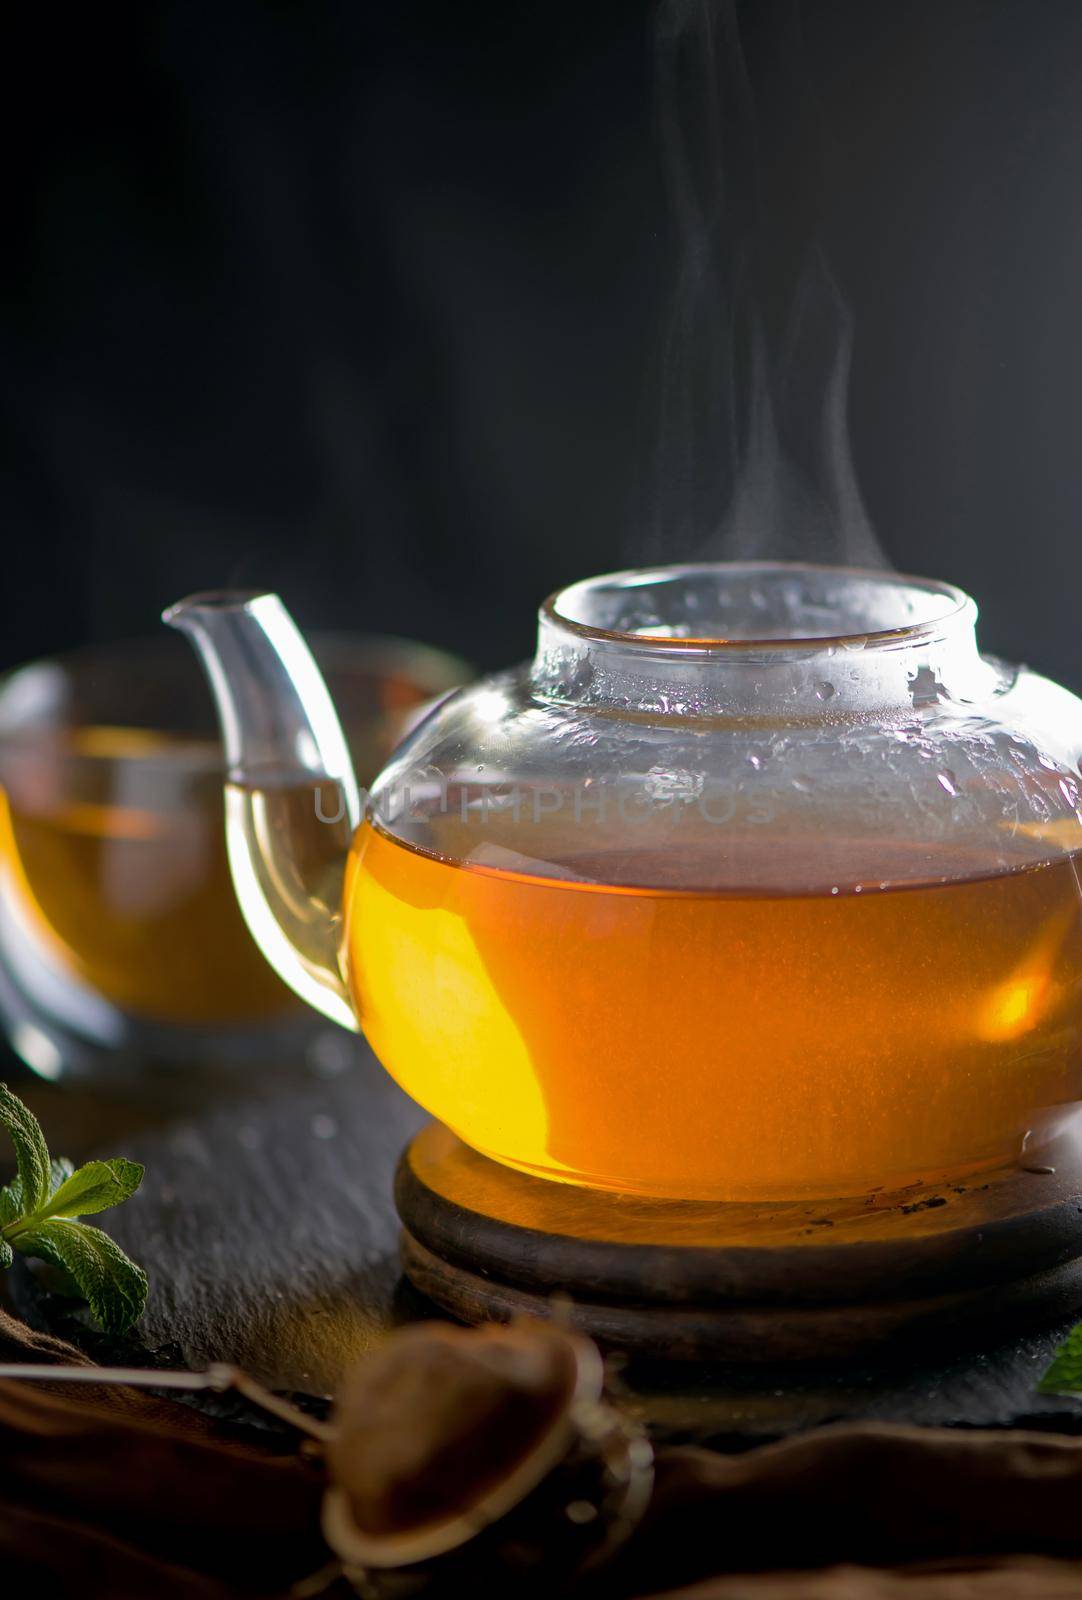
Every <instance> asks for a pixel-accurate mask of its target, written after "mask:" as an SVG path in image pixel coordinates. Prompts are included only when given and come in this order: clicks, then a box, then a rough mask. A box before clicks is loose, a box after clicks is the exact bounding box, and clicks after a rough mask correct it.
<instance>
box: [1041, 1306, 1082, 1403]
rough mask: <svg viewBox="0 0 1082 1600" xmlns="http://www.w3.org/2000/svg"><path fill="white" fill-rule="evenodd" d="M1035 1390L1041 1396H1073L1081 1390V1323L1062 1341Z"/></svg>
mask: <svg viewBox="0 0 1082 1600" xmlns="http://www.w3.org/2000/svg"><path fill="white" fill-rule="evenodd" d="M1037 1388H1038V1390H1039V1391H1040V1393H1041V1394H1075V1393H1077V1392H1078V1391H1079V1390H1082V1322H1080V1323H1078V1324H1077V1325H1076V1326H1075V1327H1073V1328H1072V1329H1071V1331H1070V1333H1069V1334H1068V1335H1067V1337H1066V1339H1064V1341H1063V1343H1062V1344H1061V1345H1060V1347H1059V1349H1058V1350H1057V1351H1056V1353H1055V1355H1054V1356H1053V1358H1052V1365H1051V1366H1050V1367H1049V1369H1048V1371H1047V1372H1046V1373H1045V1375H1044V1377H1043V1378H1042V1379H1041V1381H1040V1383H1039V1384H1038V1385H1037Z"/></svg>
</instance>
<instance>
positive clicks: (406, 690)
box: [0, 635, 466, 1077]
mask: <svg viewBox="0 0 1082 1600" xmlns="http://www.w3.org/2000/svg"><path fill="white" fill-rule="evenodd" d="M178 644H179V641H176V640H174V639H173V638H172V637H171V636H168V635H166V636H164V637H162V638H159V639H154V640H144V641H132V642H128V643H122V644H115V645H104V646H94V647H91V648H88V649H85V650H82V651H76V652H73V653H72V654H70V655H67V656H64V657H60V658H57V659H56V660H50V661H42V662H38V663H34V664H32V665H30V666H27V667H23V668H19V669H17V670H15V671H13V672H11V673H9V674H8V675H7V676H6V677H5V678H4V679H3V680H2V681H0V1012H2V1014H3V1018H4V1021H5V1023H6V1026H7V1030H8V1034H9V1037H10V1039H11V1041H12V1043H13V1044H14V1046H15V1048H16V1050H17V1051H18V1052H19V1053H20V1054H21V1055H22V1056H23V1057H24V1059H25V1060H26V1061H27V1062H28V1064H29V1065H30V1066H31V1067H32V1068H33V1069H34V1070H36V1071H38V1072H39V1073H41V1074H43V1075H45V1076H46V1077H60V1076H65V1075H68V1074H71V1073H95V1074H98V1075H108V1074H110V1073H112V1074H118V1075H121V1076H126V1075H130V1074H131V1073H132V1072H134V1071H137V1070H140V1069H146V1068H147V1067H149V1066H152V1065H161V1066H170V1065H173V1064H176V1065H184V1064H189V1065H190V1064H192V1063H193V1062H195V1061H196V1060H198V1061H200V1062H202V1063H204V1064H206V1065H218V1064H228V1063H229V1062H233V1061H237V1062H243V1061H247V1060H262V1061H266V1060H268V1059H272V1058H273V1059H281V1060H289V1059H293V1058H294V1057H298V1056H303V1055H304V1053H305V1051H306V1049H309V1048H310V1047H311V1046H312V1045H313V1042H314V1041H315V1040H316V1039H317V1038H318V1037H319V1036H320V1032H321V1030H320V1029H319V1028H318V1027H317V1028H313V1026H312V1019H311V1017H310V1014H306V1012H305V1009H304V1007H303V1006H302V1005H301V1003H300V1002H299V1001H298V999H297V997H296V996H295V995H294V994H293V993H292V992H291V991H290V990H289V989H288V988H287V987H286V986H285V984H283V983H282V982H281V980H280V979H279V978H278V977H277V976H276V975H275V973H274V972H273V971H272V970H271V969H270V967H269V966H268V965H267V963H266V962H265V960H264V959H263V958H262V956H261V955H260V953H259V951H258V949H257V948H256V946H255V944H254V943H253V941H252V938H251V935H250V934H249V932H248V930H247V928H246V926H245V924H244V920H243V918H242V916H241V914H240V912H239V910H238V907H237V904H236V897H235V895H234V892H233V888H232V884H231V881H230V876H229V865H228V861H227V858H226V847H225V837H224V832H223V828H222V798H221V787H222V781H223V766H222V756H221V747H220V739H219V736H218V733H217V728H216V722H215V717H214V711H213V706H212V704H211V701H210V697H209V695H208V694H207V691H206V687H205V684H204V681H203V679H202V676H201V674H200V673H199V672H198V670H195V668H194V663H193V662H192V661H191V658H190V654H189V653H188V652H187V651H186V650H184V649H183V647H181V648H179V649H178V648H177V646H178ZM317 652H318V653H319V654H320V655H321V656H322V660H323V667H324V670H325V671H327V672H328V674H329V675H330V676H331V677H332V678H333V679H334V680H335V681H336V683H337V685H338V692H339V693H340V694H341V696H342V700H343V705H344V707H345V713H344V715H345V721H346V723H347V725H348V728H349V738H350V741H351V746H352V748H353V749H354V751H355V753H356V759H357V761H358V765H359V770H361V771H362V772H366V773H372V772H374V771H376V770H378V768H379V766H380V765H381V764H382V762H383V761H384V760H385V759H386V756H387V755H388V754H389V752H390V751H391V749H393V747H394V744H395V743H396V742H397V739H398V738H399V737H400V736H401V734H402V733H403V732H404V731H405V729H406V727H407V726H408V724H409V720H410V718H411V716H413V715H415V714H416V712H417V710H418V708H419V707H421V706H423V704H424V703H425V702H427V701H429V700H430V699H431V698H432V697H433V696H438V695H439V694H441V693H444V692H446V691H447V690H448V689H449V688H450V687H452V685H454V684H455V683H458V682H461V681H462V679H463V676H464V675H465V672H466V669H465V668H464V667H463V666H462V664H461V663H458V662H456V661H454V660H453V659H452V658H451V657H447V656H444V655H442V654H441V653H440V652H438V651H434V650H428V649H426V648H425V647H423V646H420V645H413V644H411V643H409V642H407V641H398V640H394V639H386V640H379V639H374V638H364V637H358V638H350V637H348V636H341V637H338V636H332V637H325V638H323V639H322V640H321V641H320V643H319V645H318V646H317ZM322 1031H323V1032H324V1033H325V1032H326V1030H322Z"/></svg>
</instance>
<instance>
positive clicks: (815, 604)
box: [533, 562, 995, 716]
mask: <svg viewBox="0 0 1082 1600" xmlns="http://www.w3.org/2000/svg"><path fill="white" fill-rule="evenodd" d="M976 618H977V607H976V605H975V604H974V602H973V601H972V600H971V599H970V597H969V596H968V595H966V594H965V593H963V591H962V590H961V589H957V588H955V587H954V586H953V585H951V584H947V583H941V582H938V581H936V580H933V579H926V578H914V577H908V576H904V575H902V574H898V573H893V572H884V571H875V570H865V569H859V568H846V567H827V566H818V565H814V564H811V563H801V562H714V563H705V564H700V565H693V566H673V567H659V568H651V569H647V570H643V571H627V572H617V573H610V574H606V575H605V576H602V577H598V578H587V579H584V580H582V581H581V582H579V583H575V584H572V585H571V586H570V587H568V588H566V589H562V590H560V591H558V592H557V593H556V594H554V595H552V596H550V597H549V599H548V600H547V601H546V602H545V604H544V605H543V606H542V608H541V613H540V626H539V637H538V650H537V656H536V658H535V661H534V665H533V686H534V689H535V691H536V692H538V693H539V694H541V695H544V696H547V697H549V698H552V699H560V700H565V701H569V702H572V703H577V704H583V705H597V706H608V707H609V708H611V709H615V710H619V709H624V710H627V711H653V712H662V713H668V714H675V715H681V716H693V715H696V714H700V715H726V714H728V715H734V714H735V715H761V714H777V713H779V712H780V713H783V714H790V713H793V714H801V713H802V712H805V713H807V714H811V715H825V714H830V715H837V714H838V713H839V712H841V711H843V710H849V711H853V712H857V713H864V712H868V711H873V710H884V709H890V708H893V707H897V708H898V709H901V710H907V709H908V710H912V709H913V708H914V707H917V708H919V707H920V706H921V704H922V703H935V702H936V701H937V700H942V699H952V698H956V699H961V700H967V699H970V698H976V697H977V695H979V694H980V693H982V692H987V690H988V687H989V675H990V674H991V676H992V677H994V676H995V673H994V669H992V668H991V667H989V666H988V664H987V663H985V662H983V661H982V659H981V657H980V656H979V654H978V652H977V644H976V635H975V623H976Z"/></svg>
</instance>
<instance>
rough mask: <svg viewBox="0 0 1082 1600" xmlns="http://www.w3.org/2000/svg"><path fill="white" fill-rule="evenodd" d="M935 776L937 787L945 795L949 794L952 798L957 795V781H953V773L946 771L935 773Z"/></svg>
mask: <svg viewBox="0 0 1082 1600" xmlns="http://www.w3.org/2000/svg"><path fill="white" fill-rule="evenodd" d="M935 776H936V782H937V783H938V784H939V787H940V788H941V789H942V790H943V791H944V792H945V793H946V794H949V795H951V796H952V797H954V796H956V795H957V793H958V784H957V781H956V779H955V776H954V773H953V772H946V771H945V772H937V773H936V775H935Z"/></svg>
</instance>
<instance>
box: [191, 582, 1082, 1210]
mask: <svg viewBox="0 0 1082 1600" xmlns="http://www.w3.org/2000/svg"><path fill="white" fill-rule="evenodd" d="M976 615H977V612H976V607H975V605H974V603H973V602H972V600H970V599H969V598H968V597H967V596H966V595H964V594H962V593H961V592H960V591H959V590H957V589H955V588H952V587H950V586H949V585H947V584H943V583H938V582H932V581H928V580H924V579H915V578H909V577H902V576H898V575H895V574H892V573H886V572H872V571H867V572H866V571H856V570H846V569H839V568H831V567H817V566H811V565H797V564H788V563H785V564H781V563H777V564H775V563H740V564H713V565H699V566H680V567H668V568H661V569H654V570H650V571H635V572H622V573H616V574H612V575H609V576H606V577H600V578H592V579H588V580H586V581H584V582H581V583H576V584H573V585H572V586H571V587H569V588H566V589H564V590H562V591H561V592H559V593H558V594H556V595H554V596H553V597H552V598H551V599H549V600H548V601H546V602H545V604H544V605H543V606H542V608H541V612H540V628H539V637H538V646H537V652H536V655H535V656H534V658H533V660H532V661H531V662H529V663H528V664H526V665H524V666H522V667H520V668H517V669H515V670H513V671H509V672H505V673H502V674H500V675H498V676H495V677H492V678H489V679H487V680H486V681H484V682H482V683H479V684H476V685H475V686H473V687H470V688H467V689H464V690H460V691H458V692H457V693H455V694H453V695H451V696H450V697H449V698H447V699H445V700H444V701H443V702H442V703H441V704H440V705H439V706H438V707H437V708H436V709H435V710H434V711H433V712H432V713H431V714H430V715H429V716H428V718H427V719H426V720H425V721H424V722H423V723H422V724H421V725H420V727H418V728H417V729H416V730H415V731H414V732H413V734H412V735H411V736H410V737H409V739H408V740H407V741H406V743H405V744H404V745H402V746H401V747H400V749H399V750H398V752H397V753H396V755H395V756H394V757H393V759H392V761H391V763H390V765H389V766H388V767H387V768H386V769H385V770H384V772H383V773H382V775H381V776H380V777H379V779H378V780H377V782H376V783H375V785H374V787H373V789H372V791H371V793H370V794H369V795H367V796H365V797H364V804H363V805H362V798H361V797H360V796H359V795H358V791H357V787H356V784H355V781H354V778H353V775H352V772H351V769H350V765H349V758H348V754H347V750H346V745H345V741H344V739H343V738H342V734H341V731H340V728H339V725H338V721H337V718H336V716H335V712H334V708H333V706H332V703H331V700H330V697H329V695H328V692H327V690H326V687H325V685H324V683H323V681H322V679H321V678H320V676H319V673H318V671H317V669H316V667H315V665H314V662H313V660H312V658H311V656H310V654H309V652H308V650H307V648H306V646H305V644H304V642H303V640H302V639H301V637H300V635H299V633H298V632H297V629H296V627H295V626H294V624H293V623H292V621H291V619H290V618H289V616H288V614H287V613H286V611H285V610H284V609H283V607H282V605H281V602H280V601H279V600H278V599H277V597H276V596H274V595H269V594H242V593H230V592H224V593H218V594H205V595H197V596H194V597H192V598H191V599H189V600H185V601H182V602H181V603H180V604H179V605H177V606H174V607H173V608H172V609H171V611H169V612H167V613H166V620H167V621H169V622H171V623H172V624H173V625H174V626H176V627H179V628H181V629H183V630H184V631H185V632H187V633H188V634H190V635H191V636H192V638H193V640H194V642H195V643H196V645H197V646H198V648H199V650H200V652H201V654H202V658H203V661H204V663H205V665H206V668H207V671H208V673H209V677H210V681H211V684H212V687H213V689H214V691H215V695H216V698H217V701H218V706H219V710H220V715H221V720H222V726H223V730H224V739H225V747H226V758H227V762H228V769H229V782H228V786H227V791H226V827H227V838H228V848H229V857H230V863H231V868H232V873H233V878H234V883H235V886H236V891H237V894H238V897H239V900H240V904H241V907H242V909H243V911H244V914H245V917H246V919H247V922H248V925H249V927H250V929H251V931H252V933H253V935H254V937H255V939H256V941H257V943H258V944H259V946H260V947H261V949H262V950H263V952H264V954H265V955H266V957H267V959H268V960H269V961H270V962H271V964H272V966H274V967H275V969H276V970H277V971H278V973H279V974H280V975H281V976H282V977H283V978H284V979H285V980H286V981H287V982H288V983H289V984H291V985H292V986H293V988H294V989H295V990H296V991H297V992H298V993H299V994H301V995H302V996H303V997H304V998H305V999H306V1000H308V1001H310V1002H311V1003H312V1004H313V1005H315V1006H316V1007H318V1008H319V1009H320V1010H322V1011H323V1012H325V1013H326V1014H327V1015H328V1016H331V1017H333V1018H335V1019H336V1020H337V1021H339V1022H341V1023H343V1024H344V1025H345V1026H347V1027H351V1028H361V1029H363V1031H364V1033H365V1034H366V1035H367V1037H368V1039H369V1041H370V1043H371V1044H372V1046H373V1048H374V1049H375V1051H376V1054H377V1055H378V1056H379V1058H380V1059H381V1061H382V1062H383V1064H384V1065H385V1067H386V1068H387V1070H388V1071H389V1072H390V1073H391V1074H392V1075H393V1076H394V1077H395V1078H396V1079H397V1081H398V1082H399V1083H400V1084H401V1085H402V1087H403V1088H404V1089H405V1090H406V1091H407V1093H408V1094H410V1095H411V1096H413V1098H414V1099H416V1100H417V1101H419V1102H420V1104H421V1105H422V1106H424V1107H425V1108H426V1109H427V1110H428V1111H430V1112H431V1113H432V1114H433V1115H434V1116H435V1117H438V1118H439V1119H440V1120H441V1121H443V1122H444V1123H446V1124H447V1125H448V1126H450V1128H451V1129H453V1130H454V1132H455V1133H457V1134H458V1135H459V1136H460V1137H461V1138H462V1139H463V1140H465V1141H466V1142H467V1143H468V1144H469V1145H471V1146H473V1147H474V1148H475V1149H477V1150H479V1151H481V1152H482V1153H484V1154H486V1155H488V1156H491V1157H494V1158H495V1159H496V1160H498V1161H501V1162H504V1163H506V1164H508V1165H510V1166H512V1167H516V1168H519V1169H521V1170H523V1171H526V1172H529V1173H532V1174H536V1175H540V1176H543V1177H546V1178H550V1179H557V1180H562V1181H564V1182H570V1183H576V1184H583V1185H587V1186H592V1187H597V1188H606V1189H614V1190H619V1191H624V1192H628V1193H635V1194H643V1195H656V1196H667V1197H681V1198H695V1199H722V1200H761V1199H779V1200H780V1199H792V1198H797V1197H802V1196H835V1195H851V1194H860V1193H864V1192H866V1191H869V1190H871V1189H875V1188H880V1187H884V1188H894V1187H900V1186H903V1185H905V1184H909V1183H913V1182H918V1181H928V1182H941V1181H944V1180H946V1179H949V1178H951V1177H961V1176H963V1175H966V1174H970V1173H973V1172H975V1171H979V1170H981V1169H982V1168H992V1167H995V1166H999V1165H1002V1164H1004V1163H1009V1162H1011V1161H1015V1160H1017V1159H1018V1157H1019V1155H1020V1154H1021V1152H1022V1151H1023V1150H1025V1151H1026V1153H1027V1158H1028V1157H1029V1156H1030V1155H1031V1154H1032V1153H1034V1152H1036V1151H1037V1150H1038V1149H1039V1147H1040V1146H1041V1145H1042V1144H1043V1143H1046V1142H1047V1141H1048V1140H1049V1138H1050V1137H1051V1136H1052V1135H1053V1134H1054V1133H1055V1132H1057V1131H1058V1130H1059V1128H1060V1127H1061V1126H1062V1124H1063V1123H1064V1122H1065V1120H1066V1118H1067V1117H1068V1116H1069V1115H1070V1114H1071V1113H1072V1112H1073V1111H1074V1110H1075V1109H1076V1106H1077V1103H1078V1102H1079V1100H1082V1050H1080V1043H1082V880H1080V876H1079V872H1080V866H1079V863H1080V859H1082V854H1080V853H1082V809H1080V807H1082V800H1080V784H1079V760H1080V756H1082V702H1080V701H1079V700H1078V699H1076V698H1075V697H1074V696H1073V695H1072V694H1070V693H1069V692H1068V691H1067V690H1065V689H1062V688H1058V687H1057V686H1056V685H1054V684H1052V683H1050V682H1049V681H1048V680H1047V679H1045V678H1042V677H1040V676H1038V675H1037V674H1036V673H1033V672H1030V671H1028V670H1027V669H1024V668H1017V667H1010V666H1006V665H1004V664H1003V663H1001V662H999V661H996V660H992V659H989V658H988V657H985V656H982V655H981V654H980V653H979V651H978V648H977V642H976V636H975V631H974V629H975V620H976Z"/></svg>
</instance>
